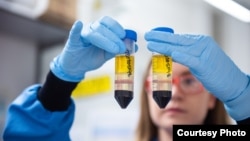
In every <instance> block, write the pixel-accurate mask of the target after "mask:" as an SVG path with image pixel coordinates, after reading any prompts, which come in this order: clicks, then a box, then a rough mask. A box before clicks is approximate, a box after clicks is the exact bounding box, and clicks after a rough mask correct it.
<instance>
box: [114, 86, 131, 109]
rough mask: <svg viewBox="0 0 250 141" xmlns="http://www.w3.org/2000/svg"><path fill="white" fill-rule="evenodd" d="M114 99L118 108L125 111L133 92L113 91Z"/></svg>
mask: <svg viewBox="0 0 250 141" xmlns="http://www.w3.org/2000/svg"><path fill="white" fill-rule="evenodd" d="M115 99H116V101H117V102H118V104H119V105H120V107H121V108H122V109H125V108H127V106H128V105H129V103H130V102H131V101H132V99H133V92H132V91H126V90H115Z"/></svg>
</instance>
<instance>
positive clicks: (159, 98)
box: [153, 91, 172, 108]
mask: <svg viewBox="0 0 250 141" xmlns="http://www.w3.org/2000/svg"><path fill="white" fill-rule="evenodd" d="M171 97H172V92H171V91H153V98H154V100H155V102H156V103H157V104H158V106H159V107H160V108H165V107H166V105H167V104H168V102H169V101H170V99H171Z"/></svg>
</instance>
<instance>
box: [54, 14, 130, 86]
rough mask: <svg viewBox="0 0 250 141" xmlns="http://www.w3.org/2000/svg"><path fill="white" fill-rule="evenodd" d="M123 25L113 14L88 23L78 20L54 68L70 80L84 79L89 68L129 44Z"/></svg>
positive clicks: (55, 59)
mask: <svg viewBox="0 0 250 141" xmlns="http://www.w3.org/2000/svg"><path fill="white" fill-rule="evenodd" d="M124 37H125V31H124V29H123V27H122V26H121V25H120V24H119V23H118V22H117V21H115V20H114V19H112V18H110V17H107V16H105V17H102V18H101V19H99V20H98V21H95V22H93V23H91V24H88V25H83V24H82V22H80V21H76V22H75V23H74V25H73V26H72V29H71V31H70V34H69V37H68V40H67V43H66V44H65V47H64V49H63V51H62V52H61V53H60V54H59V55H58V56H57V57H55V58H54V60H53V61H52V62H51V64H50V69H51V71H52V72H53V73H54V74H55V75H56V76H57V77H58V78H60V79H62V80H65V81H69V82H79V81H81V80H82V79H83V78H84V76H85V73H86V72H87V71H91V70H94V69H97V68H99V67H100V66H102V65H103V64H104V63H105V62H106V61H107V60H109V59H111V58H113V57H114V56H115V55H116V54H118V53H124V52H125V50H126V47H125V45H124V43H123V41H122V39H123V38H124Z"/></svg>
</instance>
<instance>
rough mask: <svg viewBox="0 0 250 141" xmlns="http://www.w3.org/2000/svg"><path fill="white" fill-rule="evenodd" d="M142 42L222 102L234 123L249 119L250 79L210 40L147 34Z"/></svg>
mask: <svg viewBox="0 0 250 141" xmlns="http://www.w3.org/2000/svg"><path fill="white" fill-rule="evenodd" d="M145 39H146V40H147V41H148V49H149V50H151V51H155V52H159V53H161V54H165V55H167V56H171V57H172V58H173V60H174V61H176V62H178V63H180V64H183V65H185V66H187V67H189V69H190V71H191V73H192V74H193V75H194V76H195V77H196V78H197V79H198V80H200V81H201V82H202V83H203V85H204V86H205V88H206V89H207V90H208V91H210V92H211V93H212V94H214V95H215V96H216V97H217V98H219V99H220V100H221V101H223V102H224V104H225V106H226V108H227V111H228V112H229V114H230V115H231V116H232V117H233V118H234V119H235V120H242V119H245V118H248V117H250V110H249V108H248V107H249V106H248V101H249V100H250V93H247V92H246V90H247V89H249V77H247V75H246V74H244V73H243V72H241V70H240V69H239V68H238V67H237V66H236V65H235V64H234V62H233V61H232V60H231V59H230V58H229V57H228V56H227V55H226V54H225V53H224V52H223V51H222V49H221V48H220V47H219V46H218V45H217V43H216V42H215V41H214V40H213V39H212V38H211V37H209V36H202V35H177V34H171V33H167V32H159V31H150V32H147V33H146V34H145ZM248 92H249V91H248Z"/></svg>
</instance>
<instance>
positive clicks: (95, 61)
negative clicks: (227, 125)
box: [3, 16, 250, 141]
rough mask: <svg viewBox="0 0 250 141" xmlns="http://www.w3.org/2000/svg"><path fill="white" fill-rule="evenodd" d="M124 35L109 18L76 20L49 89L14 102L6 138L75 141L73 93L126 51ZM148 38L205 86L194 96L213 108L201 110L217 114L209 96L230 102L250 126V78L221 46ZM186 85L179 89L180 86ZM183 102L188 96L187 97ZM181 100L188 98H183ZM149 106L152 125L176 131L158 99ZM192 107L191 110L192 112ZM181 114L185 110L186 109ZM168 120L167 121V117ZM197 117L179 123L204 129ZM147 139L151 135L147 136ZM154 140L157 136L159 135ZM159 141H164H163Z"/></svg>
mask: <svg viewBox="0 0 250 141" xmlns="http://www.w3.org/2000/svg"><path fill="white" fill-rule="evenodd" d="M124 36H125V31H124V28H123V27H122V26H121V25H120V24H119V23H118V22H117V21H116V20H114V19H112V18H111V17H108V16H105V17H102V18H101V19H99V20H97V21H95V22H93V23H90V24H86V25H83V24H82V22H80V21H76V22H75V23H74V25H73V26H72V29H71V31H70V33H69V37H68V40H67V42H66V44H65V47H64V49H63V50H62V52H61V53H60V54H59V55H58V56H56V57H55V58H54V59H53V60H52V61H51V63H50V71H49V72H48V75H47V78H46V80H45V82H44V84H43V85H40V84H34V85H32V86H30V87H28V88H26V89H25V90H24V91H23V92H22V93H21V94H20V95H19V96H18V97H17V98H16V99H15V100H14V101H13V102H12V103H11V105H10V107H9V109H8V115H7V121H6V125H5V129H4V133H3V139H4V141H16V140H18V141H29V140H36V141H44V140H46V141H55V140H60V141H69V140H71V139H70V135H69V131H70V128H71V126H72V123H73V120H74V111H75V105H74V101H73V99H72V98H71V92H72V91H73V90H74V88H75V87H76V85H77V84H78V83H79V82H80V81H81V80H83V79H84V78H85V73H87V72H89V71H91V70H95V69H97V68H99V67H101V66H102V65H103V64H104V63H105V62H106V61H108V60H110V59H111V58H113V57H114V56H115V55H116V54H118V53H124V52H125V45H124V44H123V42H122V39H123V37H124ZM145 39H146V41H147V42H148V49H149V50H150V51H156V52H159V53H162V54H165V55H168V56H171V57H172V58H173V60H174V61H175V62H176V65H177V63H179V65H180V66H178V67H177V68H178V69H180V72H183V71H187V70H189V71H190V73H191V74H192V76H194V77H195V79H194V78H192V79H193V80H196V79H197V81H198V80H199V82H201V83H202V85H203V86H204V88H206V89H204V90H200V91H195V92H194V93H197V94H196V95H195V94H194V95H193V96H192V97H195V96H197V97H200V98H202V97H203V98H204V99H203V98H202V99H203V100H204V101H206V102H207V104H206V105H205V106H201V107H203V109H207V110H208V109H214V107H215V105H216V104H213V103H215V100H213V99H215V98H213V97H212V95H209V94H207V93H208V92H209V93H211V94H213V95H214V96H215V97H217V98H218V99H219V100H220V101H222V102H223V103H224V105H225V107H226V110H227V112H228V113H229V114H230V116H231V117H232V118H233V119H234V120H236V122H237V123H238V124H249V123H250V110H249V109H248V108H247V106H246V105H247V103H248V100H249V99H250V86H249V76H247V75H246V74H244V73H243V72H241V71H240V70H239V68H238V67H237V66H236V65H235V64H234V63H233V62H232V61H231V60H230V58H229V57H228V56H227V55H226V54H224V52H223V51H222V50H220V48H219V46H218V45H217V44H216V42H215V41H213V40H211V38H210V37H206V36H191V35H177V34H168V33H162V32H159V31H149V32H147V33H146V34H145ZM174 65H175V63H174ZM182 65H183V66H182ZM174 68H175V66H174ZM225 68H226V69H227V70H225ZM176 70H177V69H176ZM180 72H179V73H180ZM179 73H177V72H175V74H176V76H178V77H179V78H180V79H182V78H181V76H179ZM176 78H177V77H176ZM149 82H150V81H149ZM180 83H184V82H180ZM176 85H177V84H176ZM179 85H180V86H179ZM181 85H182V84H178V87H181ZM199 85H201V84H199ZM176 87H177V86H176ZM176 89H177V88H176ZM177 91H178V90H176V93H177ZM147 93H148V95H150V87H148V90H147ZM198 93H201V94H198ZM176 95H177V94H176ZM179 95H181V94H179ZM183 97H185V96H184V95H183ZM148 98H149V97H148ZM176 99H179V100H181V99H184V98H180V97H179V98H178V97H177V98H176ZM209 99H210V100H211V101H210V100H209ZM190 100H191V99H190ZM172 101H175V97H174V96H173V99H172V100H171V101H170V103H169V104H168V105H169V106H171V105H172V104H171V102H172ZM183 101H184V100H183ZM208 101H210V102H208ZM213 101H214V102H213ZM148 102H149V107H148V108H149V111H146V112H149V113H150V114H149V116H152V117H145V118H151V119H152V121H154V122H152V123H153V124H155V125H156V124H157V127H161V126H162V127H163V126H168V127H170V124H168V123H164V122H166V121H165V120H164V122H163V123H159V122H160V121H161V120H160V121H158V120H157V119H158V118H159V119H160V117H158V116H157V115H158V114H159V115H160V113H159V112H158V110H157V109H156V107H155V105H153V104H152V99H151V100H150V98H149V101H148ZM208 103H210V104H208ZM200 104H202V103H200ZM187 105H188V104H187ZM192 106H193V105H190V107H192ZM199 108H200V107H199ZM166 109H167V107H166ZM176 110H177V111H178V110H179V111H182V109H180V108H179V109H176ZM185 110H188V109H183V111H185ZM142 112H143V111H142ZM144 112H145V111H144ZM206 112H207V111H204V112H202V115H201V116H205V115H206ZM154 114H157V115H154ZM187 115H188V114H187ZM193 115H194V113H190V115H189V116H193ZM163 118H165V117H164V116H163ZM195 118H197V121H194V120H193V121H192V122H189V121H188V120H186V121H184V120H183V121H182V122H181V119H180V120H179V123H180V124H181V123H186V122H189V123H190V124H193V123H194V124H195V123H197V124H202V123H203V122H204V120H203V119H202V118H201V117H200V118H198V117H195ZM162 121H163V120H162ZM140 123H142V122H140ZM145 127H150V126H145ZM155 127H156V126H155ZM148 130H150V129H148ZM158 131H159V132H161V131H162V130H160V129H159V130H158ZM142 132H143V131H141V132H140V133H142ZM145 134H147V133H146V132H145ZM154 135H155V136H156V134H153V136H154ZM157 135H158V134H157ZM150 136H151V135H150ZM155 138H158V140H162V137H161V136H159V137H157V136H156V137H155ZM152 140H153V139H152Z"/></svg>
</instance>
